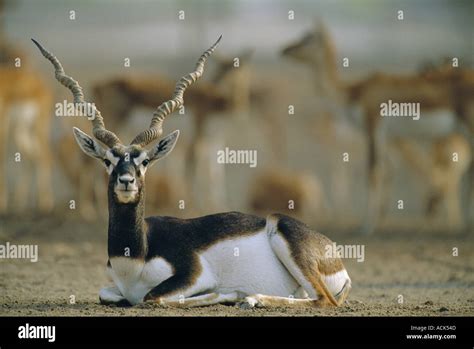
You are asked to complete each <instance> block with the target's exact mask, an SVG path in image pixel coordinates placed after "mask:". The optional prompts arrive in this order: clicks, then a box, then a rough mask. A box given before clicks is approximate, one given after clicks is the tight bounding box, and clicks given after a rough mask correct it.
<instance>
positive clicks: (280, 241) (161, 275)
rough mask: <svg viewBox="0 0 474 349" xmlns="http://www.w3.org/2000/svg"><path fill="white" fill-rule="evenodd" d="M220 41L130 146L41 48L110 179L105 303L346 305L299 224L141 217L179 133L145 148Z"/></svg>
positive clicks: (309, 233)
mask: <svg viewBox="0 0 474 349" xmlns="http://www.w3.org/2000/svg"><path fill="white" fill-rule="evenodd" d="M219 41H220V38H219V40H218V41H217V42H216V43H215V44H214V45H213V46H211V48H209V49H208V50H207V51H206V52H204V53H203V55H202V56H201V57H200V58H199V60H198V62H197V65H196V68H195V70H194V71H193V72H192V73H189V74H187V75H185V76H184V77H182V78H181V79H180V80H179V81H178V83H177V84H176V88H175V91H174V93H173V95H172V98H171V99H170V100H168V101H166V102H164V103H162V104H161V105H160V106H159V107H158V108H157V109H156V111H155V112H154V114H153V117H152V120H151V123H150V127H149V128H148V129H146V130H144V131H142V132H141V133H139V134H138V135H137V136H136V137H135V138H134V139H133V140H132V142H131V143H130V145H124V144H123V143H122V142H121V141H120V139H119V138H118V137H117V136H116V135H115V134H114V133H113V132H111V131H109V130H107V129H106V128H105V125H104V120H103V118H102V115H101V113H100V112H99V111H98V110H97V108H95V106H94V105H93V104H90V103H87V102H85V100H84V95H83V93H82V89H81V87H80V86H79V83H78V82H77V81H75V80H73V79H72V78H71V77H69V76H67V75H66V74H65V72H64V69H63V67H62V66H61V64H60V62H59V60H58V59H57V58H56V57H55V56H53V55H52V54H51V53H49V52H48V51H47V50H45V49H44V48H43V47H42V46H41V45H40V44H38V43H37V42H36V41H35V44H36V45H37V46H38V48H39V49H40V51H41V53H42V54H43V56H44V57H46V58H47V59H48V60H49V61H50V62H51V63H52V64H53V66H54V68H55V73H56V78H57V80H58V81H59V82H60V83H61V84H63V85H64V86H66V87H67V88H68V89H70V90H71V92H72V94H73V96H74V102H75V103H76V105H77V106H78V107H79V108H83V109H85V111H86V112H88V113H89V114H88V115H89V116H91V118H92V127H93V135H94V137H95V139H97V141H96V140H94V139H93V138H92V137H90V136H88V135H87V134H85V133H84V132H82V131H81V130H79V129H77V128H74V136H75V138H76V140H77V142H78V144H79V146H80V148H81V149H82V150H83V151H84V152H85V153H86V154H87V155H89V156H92V157H93V158H96V159H98V160H99V161H100V162H101V163H102V164H103V165H104V167H105V168H106V171H107V173H108V174H109V183H108V206H109V225H108V255H109V261H108V263H107V270H108V273H109V275H110V277H111V279H112V281H113V283H114V285H113V286H111V287H106V288H103V289H102V290H101V291H100V293H99V298H100V301H101V303H104V304H110V303H114V304H124V303H130V304H137V303H141V302H143V301H153V302H157V303H159V304H168V305H176V306H203V305H210V304H217V303H229V302H230V303H235V302H240V301H243V305H245V306H246V307H254V306H273V305H277V306H278V305H291V304H294V305H300V306H326V305H334V306H336V305H340V304H341V303H342V302H343V301H344V300H345V298H346V297H347V294H348V292H349V289H350V286H351V281H350V278H349V276H348V274H347V272H346V270H345V268H344V266H343V264H342V261H341V259H340V258H339V257H337V256H331V255H327V254H326V253H325V251H326V248H325V246H327V245H331V244H332V242H331V240H329V239H328V238H327V237H325V236H323V235H321V234H319V233H316V232H315V231H313V230H311V229H310V228H309V227H308V226H306V225H305V224H303V223H301V222H299V221H297V220H295V219H293V218H290V217H287V216H283V215H279V214H273V215H270V216H268V217H267V219H263V218H260V217H257V216H252V215H248V214H243V213H238V212H229V213H218V214H213V215H209V216H204V217H198V218H193V219H179V218H173V217H160V216H153V217H147V218H145V207H144V200H145V173H146V170H147V169H148V168H149V167H150V166H151V165H153V164H154V163H156V161H157V160H160V159H162V158H163V157H165V156H166V155H168V154H169V153H170V152H171V151H172V150H173V148H174V146H175V144H176V141H177V139H178V135H179V131H174V132H172V133H171V134H169V135H167V136H166V137H164V138H162V139H161V140H160V141H159V142H158V143H157V144H156V145H154V146H152V147H151V148H149V149H147V148H145V147H146V146H147V145H148V144H150V143H152V142H154V141H156V140H157V139H158V138H159V137H160V136H161V134H162V127H163V122H164V120H165V118H166V117H167V116H168V115H170V114H171V113H173V112H174V111H175V110H176V109H178V108H179V107H181V106H182V105H183V104H184V100H183V95H184V92H185V90H186V89H187V88H188V87H189V86H190V85H191V84H193V83H194V82H196V81H197V80H198V79H199V78H200V77H201V76H202V74H203V71H204V64H205V61H206V58H207V57H208V56H209V55H211V53H212V52H213V51H214V49H215V48H216V46H217V44H218V42H219ZM86 107H87V108H86ZM91 110H92V111H91ZM99 142H100V143H99ZM154 195H156V194H154Z"/></svg>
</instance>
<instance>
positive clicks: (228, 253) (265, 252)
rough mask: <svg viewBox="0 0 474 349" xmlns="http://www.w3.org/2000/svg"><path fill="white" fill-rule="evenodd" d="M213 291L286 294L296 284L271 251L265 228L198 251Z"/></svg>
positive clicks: (291, 293) (293, 291)
mask: <svg viewBox="0 0 474 349" xmlns="http://www.w3.org/2000/svg"><path fill="white" fill-rule="evenodd" d="M201 257H202V258H203V259H204V260H205V261H206V262H207V266H208V267H209V268H210V272H211V273H212V274H213V277H214V280H216V281H217V285H216V289H215V290H214V291H215V292H218V293H224V294H226V293H231V292H241V293H244V294H247V295H252V294H256V293H261V294H266V295H272V296H282V297H288V296H290V295H294V294H295V292H296V291H297V290H298V288H299V285H298V284H297V282H296V281H295V279H293V277H292V276H291V275H290V274H289V272H288V271H287V269H286V268H285V267H284V266H283V264H282V263H281V262H280V261H279V260H278V258H277V256H276V255H275V253H274V252H273V250H272V248H271V246H270V242H269V239H268V235H267V232H266V230H265V229H263V230H262V231H261V232H259V233H256V234H254V235H250V236H246V237H241V238H237V239H232V240H225V241H222V242H219V243H217V244H215V245H213V246H212V247H210V248H209V249H207V250H206V251H204V252H203V253H202V254H201Z"/></svg>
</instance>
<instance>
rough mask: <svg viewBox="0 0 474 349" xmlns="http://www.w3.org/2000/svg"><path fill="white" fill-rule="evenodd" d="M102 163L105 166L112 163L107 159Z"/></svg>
mask: <svg viewBox="0 0 474 349" xmlns="http://www.w3.org/2000/svg"><path fill="white" fill-rule="evenodd" d="M104 164H105V166H107V167H109V166H110V165H111V164H112V163H111V162H110V160H109V159H104Z"/></svg>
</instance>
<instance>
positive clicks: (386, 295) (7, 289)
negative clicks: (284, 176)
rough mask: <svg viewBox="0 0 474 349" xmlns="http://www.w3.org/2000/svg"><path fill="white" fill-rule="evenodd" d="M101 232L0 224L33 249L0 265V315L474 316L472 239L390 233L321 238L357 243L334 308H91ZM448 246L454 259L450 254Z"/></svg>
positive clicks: (51, 224) (39, 223) (50, 223)
mask: <svg viewBox="0 0 474 349" xmlns="http://www.w3.org/2000/svg"><path fill="white" fill-rule="evenodd" d="M105 227H106V224H105V223H100V224H99V223H97V224H84V223H83V222H78V221H74V220H70V219H68V218H65V217H62V218H58V217H56V218H48V219H45V218H41V219H37V220H33V219H24V218H23V219H21V220H20V219H15V218H11V217H10V218H8V219H5V218H3V219H1V220H0V243H2V244H4V243H5V242H6V241H9V242H10V243H14V244H38V245H39V260H38V262H37V263H31V262H30V261H27V260H12V259H2V260H0V316H17V315H21V316H119V315H131V316H135V315H140V316H196V315H197V316H315V315H318V316H334V315H338V316H401V315H408V316H423V315H424V316H440V315H441V316H456V315H468V316H469V315H471V316H472V315H474V292H473V291H474V273H473V271H474V240H473V237H472V234H471V236H470V237H468V236H451V237H447V236H443V235H437V236H429V237H428V236H426V234H421V233H416V232H415V233H412V234H406V233H404V234H403V236H400V234H396V233H393V232H392V233H383V234H382V233H380V234H378V235H376V236H375V237H373V238H370V239H369V238H359V237H357V236H354V235H348V234H334V235H332V234H330V233H328V232H326V233H327V235H328V236H330V237H331V238H332V239H333V240H335V241H336V242H338V243H347V244H364V245H365V261H364V262H357V261H354V260H346V261H345V265H346V267H347V269H348V270H349V274H350V275H351V278H352V282H353V289H352V292H351V294H350V296H349V301H348V304H346V305H344V306H342V307H340V308H337V309H336V308H330V309H294V308H291V307H286V308H278V309H252V310H244V309H240V308H239V307H238V306H225V305H217V306H211V307H205V308H194V309H176V308H164V307H159V306H156V305H154V304H144V305H140V306H135V307H131V308H118V307H111V306H102V305H100V304H99V303H98V296H97V295H98V291H99V289H100V288H101V287H102V286H104V285H106V284H107V280H106V276H105V263H106V261H107V256H106V228H105ZM455 247H456V248H458V251H459V255H458V256H453V248H455ZM71 296H72V297H71ZM72 298H74V299H75V303H74V304H71V302H70V300H71V299H72ZM402 300H403V301H402ZM400 301H402V302H400Z"/></svg>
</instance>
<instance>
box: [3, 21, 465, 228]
mask: <svg viewBox="0 0 474 349" xmlns="http://www.w3.org/2000/svg"><path fill="white" fill-rule="evenodd" d="M0 46H1V47H0V50H1V54H0V58H1V60H0V72H1V76H2V79H1V80H0V124H1V125H2V127H1V128H0V132H1V135H0V172H1V175H0V212H1V213H2V214H5V213H12V212H23V211H24V210H25V209H27V208H28V205H29V206H30V207H29V209H32V207H31V200H30V199H29V198H31V197H33V198H34V208H33V209H35V210H37V211H40V212H50V211H51V210H52V209H53V208H57V207H58V203H57V202H55V197H54V195H53V193H54V190H53V185H52V182H53V174H54V173H55V172H57V171H55V170H54V168H55V167H54V166H58V165H56V164H59V169H60V170H61V172H62V173H63V174H64V177H65V178H66V179H67V181H68V182H69V183H70V186H71V188H72V190H73V194H72V196H73V198H74V199H75V200H76V201H77V204H78V211H79V213H80V214H81V215H82V217H83V218H86V219H94V218H95V217H96V216H98V215H103V216H105V215H106V210H105V209H104V208H105V207H106V206H107V201H106V192H107V190H106V185H105V183H106V179H105V177H104V174H103V173H101V172H99V171H98V169H97V168H96V166H95V164H94V163H93V162H92V161H91V160H90V159H86V158H84V157H83V156H81V155H80V154H78V153H77V152H76V151H75V148H74V147H75V146H76V143H75V141H74V139H73V137H72V136H71V133H70V128H71V127H72V126H78V125H84V123H86V122H88V121H87V120H86V119H84V118H82V119H81V120H79V119H74V118H73V119H70V118H69V119H68V120H66V121H64V120H62V119H61V118H55V117H54V116H53V115H54V109H53V103H54V101H55V98H54V96H53V91H52V89H51V87H50V85H49V84H48V83H45V81H44V80H45V79H44V77H42V76H41V74H38V73H37V71H36V70H35V69H34V68H33V67H31V64H30V62H29V61H28V60H27V59H26V57H25V55H24V54H23V53H22V52H21V51H20V52H18V51H15V50H14V49H12V48H11V46H8V45H6V44H3V43H2V44H1V45H0ZM281 53H282V56H283V57H282V59H286V61H287V62H286V64H291V63H294V64H295V65H296V64H300V65H301V69H308V70H309V71H311V74H312V76H313V77H314V84H313V86H307V87H305V88H306V89H307V90H308V91H311V92H308V94H311V95H312V96H314V98H311V99H314V100H321V101H324V102H323V103H322V109H324V115H326V116H327V117H326V119H325V122H324V123H321V122H320V115H319V114H318V115H316V113H315V115H314V117H313V118H314V120H317V122H316V123H315V125H317V126H316V127H317V128H319V129H318V133H317V135H314V139H312V140H309V141H308V142H309V144H310V145H312V147H314V148H317V147H328V148H331V149H332V150H333V153H336V154H333V155H331V156H332V158H333V159H332V160H331V161H330V162H329V164H330V166H329V167H330V168H329V169H328V171H329V173H330V174H329V177H330V180H331V179H332V180H333V181H334V183H333V184H329V185H328V184H327V183H326V182H325V181H324V180H323V179H322V178H320V177H319V176H318V175H317V174H315V173H312V172H310V171H307V170H306V171H305V170H294V169H290V168H291V166H288V165H287V164H285V163H284V162H285V160H284V159H285V158H286V156H285V155H284V154H283V153H284V152H285V150H281V149H282V148H285V142H287V141H286V129H285V125H286V122H287V121H286V120H285V119H284V118H283V119H282V117H281V111H276V110H275V107H274V105H273V104H274V100H275V99H277V98H278V99H280V100H281V99H282V98H284V94H283V95H282V94H280V95H278V91H276V88H275V86H274V85H276V84H268V83H267V84H263V86H259V85H258V81H259V80H260V77H259V76H258V73H257V72H255V71H252V70H251V64H250V62H249V61H250V60H251V55H252V53H251V51H249V50H247V51H244V52H242V53H241V54H237V55H236V57H235V58H225V57H223V56H216V57H214V58H213V60H212V62H211V64H212V65H213V72H214V74H213V75H212V74H211V75H210V76H209V77H208V78H207V79H204V80H203V81H201V82H200V83H199V84H196V85H195V86H193V87H192V88H190V89H189V91H187V92H186V98H185V104H184V105H182V106H180V112H181V109H183V112H184V113H185V115H191V117H192V119H191V120H192V132H188V134H186V135H185V136H184V137H183V138H184V139H183V143H184V144H183V147H178V148H177V149H176V150H175V157H174V159H173V161H171V160H169V161H166V162H165V167H166V170H165V171H157V172H156V173H154V174H153V176H150V178H149V179H148V182H149V183H148V186H149V187H151V188H156V190H158V192H159V195H148V196H147V205H148V207H153V208H155V209H169V208H172V210H174V211H173V212H176V211H179V210H175V209H176V208H177V207H179V205H180V202H181V201H182V199H186V200H185V201H186V202H187V203H190V204H188V206H189V207H191V210H190V211H184V213H183V214H184V215H189V214H190V213H189V212H191V214H192V215H195V214H198V213H209V212H215V211H218V210H221V211H222V210H224V209H226V207H228V206H229V196H230V194H229V190H230V189H229V188H232V186H233V183H232V181H231V180H229V178H230V177H229V171H230V170H229V169H226V168H225V166H220V165H218V164H217V163H216V160H215V157H214V156H213V155H212V154H214V153H215V150H216V149H219V148H220V149H222V148H224V147H225V146H226V144H227V140H228V139H227V138H228V137H238V136H237V134H239V135H240V136H241V137H251V136H250V135H247V133H249V134H251V132H250V128H251V127H250V126H248V125H251V124H252V123H254V124H253V125H258V128H259V129H261V130H262V131H261V133H260V134H258V137H261V138H264V139H265V142H266V144H265V146H266V147H267V148H268V149H270V150H269V151H268V153H269V154H270V153H271V152H273V154H274V156H273V158H272V161H269V163H270V164H271V165H270V166H264V168H261V169H259V170H257V171H256V172H254V173H253V174H252V176H251V179H250V182H249V183H246V184H245V188H248V189H246V190H247V191H248V195H247V194H246V193H240V194H246V195H247V199H246V202H245V205H246V209H249V210H252V211H253V212H255V213H259V214H267V213H269V212H272V211H275V210H276V211H279V212H283V213H286V214H290V215H294V216H296V217H299V218H302V219H305V220H308V221H309V220H311V219H314V217H322V218H321V219H323V218H325V219H330V220H332V221H334V224H337V222H338V221H340V219H341V218H340V216H341V215H342V214H344V213H343V212H337V204H338V202H337V201H334V199H333V196H335V195H339V196H340V197H342V200H340V201H345V202H349V199H350V198H349V196H350V194H349V193H348V192H347V188H350V186H351V184H353V183H352V180H353V178H354V172H351V171H352V170H351V169H350V166H347V165H346V164H344V163H343V162H342V160H341V159H342V155H341V154H342V152H344V151H348V150H350V148H351V145H350V144H349V142H348V141H347V140H346V139H344V138H341V137H339V136H338V133H337V128H338V127H340V124H341V123H344V124H346V127H350V128H352V129H353V130H354V132H358V133H360V134H361V135H362V137H363V139H365V143H366V153H365V157H364V158H363V159H362V160H363V161H364V163H365V164H366V165H365V173H366V192H367V198H360V201H362V202H364V203H365V202H367V205H366V208H365V210H364V211H365V212H366V214H365V216H364V217H361V218H360V222H359V223H361V224H362V226H361V227H360V228H359V229H358V230H359V231H361V232H366V233H370V232H372V231H374V229H376V228H377V226H378V224H379V222H380V221H382V220H383V218H384V216H386V215H387V213H386V212H385V211H386V206H387V205H389V203H390V202H395V201H396V198H393V197H391V196H393V190H391V189H390V188H391V181H392V180H393V178H394V177H396V176H397V175H398V172H397V171H400V168H401V166H402V167H403V168H407V169H408V170H409V171H408V172H409V173H408V175H409V176H411V178H412V180H413V181H414V182H416V181H418V182H419V183H423V185H425V186H427V187H428V189H427V190H426V194H423V195H424V197H423V199H422V200H423V202H424V204H423V206H424V213H425V215H426V217H427V219H441V220H443V221H444V222H446V223H447V226H448V228H449V229H451V230H454V231H461V230H463V229H465V228H467V227H468V224H471V226H472V224H473V220H474V213H473V209H474V166H473V162H472V147H473V142H474V141H473V133H474V71H473V70H471V69H468V68H465V67H463V68H461V67H453V66H452V65H450V64H448V65H446V64H444V65H439V66H433V67H430V68H429V69H424V70H422V71H418V72H415V73H412V74H410V75H408V74H407V75H400V74H398V75H396V74H387V73H379V72H374V73H373V74H372V75H370V76H368V77H366V78H364V79H360V80H358V81H344V80H343V77H342V76H340V75H341V74H340V70H341V69H340V67H341V64H340V60H339V59H338V57H337V53H336V50H335V47H334V44H333V40H332V39H331V37H330V35H329V33H328V31H327V30H326V29H325V28H324V27H323V26H321V25H320V26H317V27H315V28H314V29H313V30H311V31H310V32H309V33H308V34H306V35H304V36H303V37H302V38H300V39H297V40H295V42H293V43H291V44H288V45H287V46H286V47H285V48H283V49H282V51H281ZM18 58H20V62H21V66H20V67H19V66H18V65H17V63H18ZM236 58H237V60H238V61H239V64H235V63H236ZM304 66H305V67H304ZM262 79H263V78H262ZM255 81H257V83H255ZM174 88H175V85H174V80H173V79H172V78H169V77H166V76H164V75H147V76H138V75H135V76H133V75H132V76H130V75H122V76H118V77H113V78H110V79H109V80H104V81H100V82H98V83H96V84H94V85H93V86H92V87H91V89H90V90H91V92H92V101H93V102H94V104H95V106H96V107H97V108H98V110H101V111H102V113H103V115H104V116H105V118H106V121H107V124H108V125H109V127H111V128H112V129H115V130H117V131H120V132H122V133H124V134H127V131H128V130H129V129H130V127H129V126H130V122H131V121H132V116H133V115H134V111H135V110H136V109H138V108H153V107H154V106H155V105H156V103H157V102H160V101H164V100H166V99H167V98H169V96H171V95H173V91H174ZM389 100H390V101H393V102H399V103H405V102H417V103H419V104H420V106H421V118H420V120H417V121H412V120H403V121H402V120H401V119H390V118H388V117H381V115H380V105H381V104H382V103H385V102H387V101H389ZM287 104H288V105H290V104H292V101H290V100H288V101H287ZM319 110H321V106H319ZM242 115H244V116H245V117H244V118H241V116H242ZM341 116H342V118H341ZM284 117H287V116H284ZM310 117H311V116H310ZM318 118H319V119H318ZM228 120H230V121H229V122H228ZM282 120H283V121H282ZM221 122H222V123H221ZM226 122H227V123H226ZM236 124H237V125H240V126H238V127H237V128H235V127H234V126H235V125H236ZM213 125H224V126H223V127H225V130H224V129H219V130H216V129H215V128H214V129H213V128H212V127H213ZM347 125H348V126H347ZM246 127H247V128H246ZM307 127H308V128H309V127H312V126H311V125H310V124H308V125H307ZM53 129H54V130H55V131H56V133H58V135H57V137H52V135H51V130H53ZM246 130H249V131H248V132H247V131H246ZM252 132H253V131H252ZM243 133H245V135H243ZM254 134H256V133H255V132H254ZM320 136H321V137H320ZM53 138H54V140H53ZM322 138H324V139H325V141H324V140H322ZM287 156H288V157H290V158H291V156H292V154H287ZM18 157H20V158H21V161H17V160H18V159H17V158H18ZM397 159H398V160H400V159H401V161H402V165H400V164H399V163H396V164H394V161H395V162H396V161H397ZM33 179H34V181H33ZM32 184H33V185H32ZM327 187H331V188H332V190H328V189H327ZM31 188H34V190H33V191H31ZM390 193H391V194H390ZM56 201H57V200H56ZM331 201H334V202H335V203H336V204H333V205H330V204H328V202H331ZM340 201H339V202H340ZM357 201H358V200H357ZM289 202H291V203H292V204H291V205H289ZM335 206H336V207H335ZM65 207H67V206H65Z"/></svg>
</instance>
